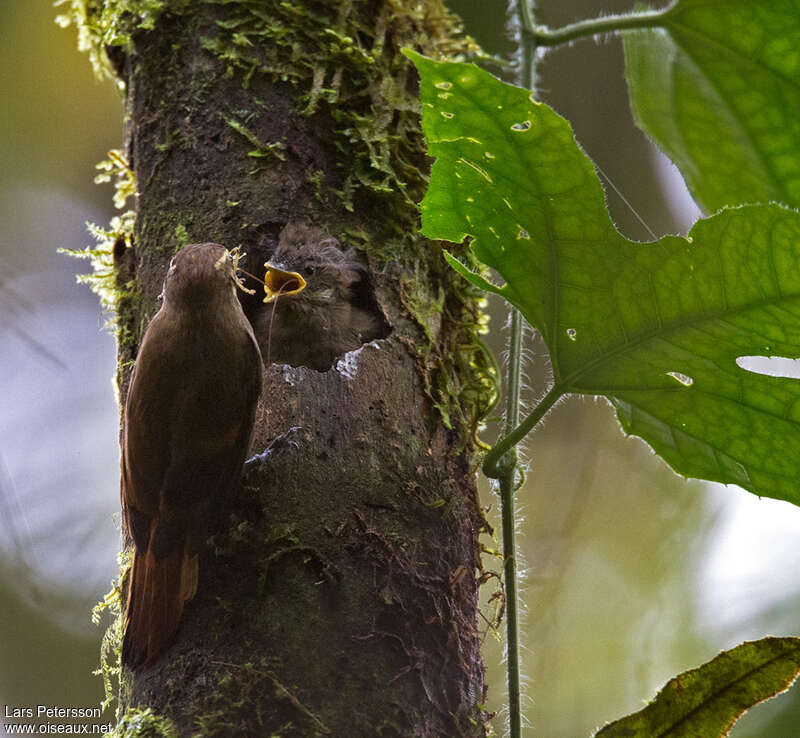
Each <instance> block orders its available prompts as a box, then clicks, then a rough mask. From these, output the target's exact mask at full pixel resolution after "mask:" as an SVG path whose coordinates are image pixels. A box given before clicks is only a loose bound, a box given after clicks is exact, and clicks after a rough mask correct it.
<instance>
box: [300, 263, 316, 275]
mask: <svg viewBox="0 0 800 738" xmlns="http://www.w3.org/2000/svg"><path fill="white" fill-rule="evenodd" d="M313 273H314V267H313V266H311V264H308V265H307V266H305V267H304V268H303V274H304V275H305V276H306V277H310V276H311V275H312V274H313Z"/></svg>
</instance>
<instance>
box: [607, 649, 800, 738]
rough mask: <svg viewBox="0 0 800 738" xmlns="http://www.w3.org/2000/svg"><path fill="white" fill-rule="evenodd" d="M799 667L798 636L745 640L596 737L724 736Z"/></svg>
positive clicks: (669, 685) (792, 677) (780, 688)
mask: <svg viewBox="0 0 800 738" xmlns="http://www.w3.org/2000/svg"><path fill="white" fill-rule="evenodd" d="M798 672H800V638H762V639H761V640H760V641H750V642H748V643H742V644H740V645H738V646H736V648H732V649H731V650H730V651H723V652H722V653H721V654H719V656H717V657H716V658H714V659H712V660H711V661H709V662H708V663H707V664H703V665H702V666H701V667H699V668H697V669H692V670H691V671H686V672H684V673H683V674H679V675H678V676H676V677H675V678H673V679H670V680H669V682H667V684H666V685H665V686H664V688H663V689H662V690H661V691H660V692H659V693H658V694H657V695H656V697H655V699H654V700H653V701H652V702H651V703H650V704H649V705H647V707H645V708H644V709H643V710H640V711H639V712H637V713H635V714H634V715H628V716H627V717H624V718H622V719H621V720H617V721H615V722H613V723H610V724H609V725H606V726H605V727H604V728H602V729H601V730H600V731H598V732H597V733H595V738H623V737H624V738H652V736H656V735H657V736H663V738H679V736H682V737H685V736H703V738H713V737H714V736H725V735H728V733H729V732H730V729H731V728H732V727H733V724H734V723H735V722H736V721H737V720H738V719H739V718H740V717H741V716H742V714H743V713H744V712H745V711H746V710H748V709H749V708H751V707H753V706H754V705H757V704H758V703H759V702H763V701H764V700H767V699H769V698H770V697H774V696H775V695H776V694H779V693H781V692H783V691H785V690H787V689H789V687H790V686H791V685H792V683H793V682H794V680H795V679H796V678H797V674H798Z"/></svg>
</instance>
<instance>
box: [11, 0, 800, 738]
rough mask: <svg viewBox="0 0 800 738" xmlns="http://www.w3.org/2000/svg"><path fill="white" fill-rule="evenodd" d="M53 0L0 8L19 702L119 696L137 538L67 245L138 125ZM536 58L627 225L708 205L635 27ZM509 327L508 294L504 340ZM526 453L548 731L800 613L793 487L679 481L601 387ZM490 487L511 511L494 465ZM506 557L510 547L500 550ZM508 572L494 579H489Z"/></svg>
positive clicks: (489, 34) (744, 729) (533, 692)
mask: <svg viewBox="0 0 800 738" xmlns="http://www.w3.org/2000/svg"><path fill="white" fill-rule="evenodd" d="M661 4H663V3H661ZM450 5H451V7H452V8H453V9H454V10H456V11H457V12H459V13H460V14H461V15H462V17H463V18H464V20H465V25H466V29H467V31H468V32H469V33H470V34H472V35H473V36H475V37H476V38H477V39H478V41H479V42H480V43H481V44H483V45H484V47H485V48H486V49H487V50H488V51H490V52H492V53H496V54H501V55H505V56H511V55H513V54H514V53H515V51H516V38H517V36H518V29H517V26H516V19H515V16H514V13H513V12H512V11H510V10H509V9H507V8H506V5H505V3H501V2H492V1H490V0H482V1H481V2H478V0H451V2H450ZM539 5H540V9H539V11H538V13H539V16H538V17H539V20H540V21H541V22H546V23H548V24H550V25H553V26H556V25H561V24H563V23H566V22H569V21H571V20H576V19H578V18H582V17H592V16H594V15H596V14H598V13H600V12H601V11H602V12H608V11H618V10H625V9H627V8H628V7H629V5H630V4H629V3H621V2H610V1H609V2H587V1H585V0H580V1H579V0H558V1H556V0H546V1H545V0H542V1H541V2H540V3H539ZM56 14H57V11H56V10H55V9H53V8H52V7H51V5H50V3H49V2H41V1H39V0H37V1H35V2H31V1H30V0H5V2H4V3H3V13H1V14H0V30H2V34H0V37H2V38H3V39H4V43H3V44H2V45H0V85H1V86H2V89H1V90H0V93H1V94H2V98H1V99H2V109H1V110H0V130H1V132H2V134H1V135H0V141H1V142H2V143H1V144H0V157H1V158H2V166H0V335H1V336H2V343H0V345H1V346H2V350H0V382H2V388H3V391H2V394H0V409H1V410H2V412H0V520H2V521H3V524H2V525H0V705H3V706H4V707H5V706H8V707H9V708H13V707H29V706H34V707H35V706H36V705H39V704H47V705H60V706H69V705H74V706H93V705H97V704H99V702H100V701H101V699H102V696H103V695H102V684H101V680H100V679H99V678H98V677H95V676H92V674H91V672H92V670H93V669H94V668H96V666H97V664H98V661H99V641H100V638H101V635H102V628H98V627H96V626H93V625H92V624H91V623H90V619H89V610H90V608H91V605H92V604H93V603H94V602H96V601H97V600H98V599H100V598H101V597H102V595H103V593H104V592H105V591H106V590H107V589H108V587H109V582H110V580H111V578H112V577H113V576H114V574H115V571H116V559H115V554H116V550H117V547H118V538H119V534H118V529H117V524H116V520H115V514H116V511H117V508H118V492H117V490H118V449H117V423H118V421H117V408H116V405H115V400H114V394H113V390H112V384H111V377H112V374H113V368H114V345H113V340H112V338H111V337H110V336H109V335H108V334H107V333H104V332H103V331H102V330H101V326H102V323H103V321H104V317H103V316H102V315H101V314H100V309H99V307H98V304H97V300H96V298H95V297H94V295H92V294H91V293H90V292H89V290H88V289H87V288H85V287H82V286H76V285H75V283H74V280H75V274H76V273H79V272H82V271H86V268H87V265H86V264H85V263H84V262H77V261H75V260H72V259H69V258H67V257H64V256H61V255H59V254H57V253H56V249H57V248H59V247H66V248H82V247H83V246H85V245H88V244H89V243H90V242H91V238H90V236H89V234H88V232H87V231H86V227H85V222H86V221H87V220H88V221H93V222H96V223H98V224H101V225H105V224H107V222H108V221H109V219H110V218H111V217H112V216H113V214H114V210H113V207H112V205H111V191H110V187H109V186H108V185H104V186H97V185H94V184H93V183H92V180H93V176H94V173H95V172H94V165H95V163H96V162H98V161H100V160H101V159H103V158H105V155H106V152H107V151H108V150H109V149H111V148H117V147H119V146H121V142H122V108H121V104H120V100H119V96H118V94H117V92H116V90H115V88H114V86H113V85H112V84H111V83H110V82H107V81H106V82H103V83H99V82H97V81H95V79H94V78H93V75H92V71H91V68H90V65H89V62H88V59H87V58H86V57H85V56H83V55H81V54H79V53H78V52H77V51H76V39H75V32H74V29H68V30H66V31H65V30H62V29H60V28H58V27H57V26H56V25H55V23H54V18H55V16H56ZM540 73H541V79H540V83H539V92H540V95H541V97H542V98H543V99H545V100H546V101H547V102H548V103H550V104H551V105H553V106H554V107H555V108H556V110H558V111H559V112H560V113H562V114H563V115H565V116H566V117H568V118H569V119H570V120H571V121H572V123H573V126H574V128H575V131H576V135H577V137H578V140H579V141H580V143H581V145H582V146H583V147H584V149H585V150H586V151H587V153H588V154H589V155H590V156H591V157H592V159H593V160H594V161H595V162H596V163H597V164H598V165H599V167H600V168H601V169H602V172H603V173H604V174H603V175H602V176H603V181H604V185H606V189H607V192H608V203H609V207H610V209H611V211H612V214H613V217H614V219H615V221H616V222H617V223H618V225H619V228H620V230H622V231H623V232H624V233H625V234H626V235H627V236H629V237H631V238H636V239H640V240H649V239H650V238H651V236H650V235H649V231H648V229H649V230H650V231H652V232H653V233H655V235H656V236H660V235H662V234H664V233H667V232H673V233H674V232H686V230H687V229H688V227H689V225H690V224H691V222H692V221H693V219H694V218H695V217H696V211H695V210H694V209H693V205H692V203H691V200H690V198H689V197H688V195H687V194H686V192H685V188H683V186H682V182H681V180H680V176H679V175H678V174H677V173H676V171H675V170H674V168H673V167H671V165H670V164H669V163H668V162H667V161H665V160H664V159H663V157H660V156H659V155H658V154H657V152H656V151H655V150H654V149H653V148H652V147H651V146H650V145H649V144H648V142H647V141H646V140H645V137H644V136H643V135H642V134H641V133H639V132H638V131H637V130H635V129H634V128H633V125H632V121H631V115H630V111H629V106H628V101H627V97H626V92H625V88H624V82H623V77H622V52H621V47H620V43H619V41H618V40H616V39H607V40H601V41H591V40H587V41H582V42H579V43H575V44H573V45H571V46H569V47H567V48H565V49H560V50H558V51H553V52H551V53H549V54H547V55H546V56H545V57H544V58H543V60H542V62H541V64H540ZM505 76H506V77H507V78H513V73H506V75H505ZM609 181H610V182H613V185H612V186H609V184H608V183H609ZM615 189H616V190H619V192H620V193H622V195H623V196H624V198H625V199H627V201H628V202H629V205H628V204H626V203H625V202H624V200H623V199H622V197H621V196H620V195H618V194H617V193H616V192H615ZM634 210H635V212H636V213H638V216H637V215H636V214H634ZM640 219H641V221H644V223H646V224H647V225H646V227H645V226H644V225H642V222H641V221H640ZM503 326H504V317H503V314H502V309H501V306H499V305H494V306H493V318H492V331H493V333H492V336H491V341H492V345H493V346H494V347H495V348H496V350H497V351H498V354H502V350H503V349H502V346H503V334H504V331H503ZM528 349H529V361H528V364H527V374H528V380H529V381H528V384H529V387H528V400H529V401H531V400H533V399H535V397H536V396H537V395H538V394H539V393H540V392H541V391H542V389H543V388H544V386H545V384H546V382H547V378H548V375H547V366H546V361H545V352H544V347H543V346H542V345H541V343H540V342H537V340H536V339H535V337H532V336H531V337H529V341H528ZM526 458H527V460H528V462H529V468H528V479H527V483H526V485H525V487H524V488H523V489H522V490H521V491H520V493H519V504H520V508H521V512H522V520H521V521H520V523H519V538H518V541H519V545H520V547H521V553H522V558H523V561H524V563H525V571H524V581H523V595H524V599H525V617H524V627H523V635H522V637H523V643H524V644H525V650H524V652H523V671H524V674H525V681H526V697H525V702H524V706H525V717H526V721H527V724H528V725H529V726H530V728H529V729H528V734H530V735H538V736H546V737H547V738H579V737H580V736H588V735H589V734H590V732H591V731H592V729H594V728H596V727H598V726H600V725H601V724H602V723H603V722H605V721H607V720H611V719H614V718H617V717H620V716H621V715H623V714H626V713H629V712H631V711H634V710H636V709H638V708H639V707H641V706H642V705H643V704H644V702H645V701H646V700H647V699H648V698H650V697H651V696H652V695H653V694H654V693H655V691H657V689H659V688H660V687H661V686H662V685H663V683H664V682H665V681H666V680H667V679H668V678H669V677H671V676H673V675H674V674H676V673H677V672H679V671H682V670H685V669H688V668H691V667H694V666H697V665H699V664H700V663H702V662H704V661H707V660H709V659H710V658H712V657H713V656H714V655H715V654H716V653H717V652H718V651H720V650H722V649H725V648H729V647H731V646H733V645H735V644H736V643H738V642H740V641H742V640H747V639H755V638H759V637H762V636H763V635H766V634H775V635H786V634H794V633H797V632H798V630H800V585H798V581H797V577H796V576H795V571H796V570H797V568H798V564H800V550H799V549H798V545H797V541H798V537H800V510H798V509H797V508H794V507H792V506H791V505H788V504H786V503H781V502H776V501H772V500H758V499H757V498H755V497H753V496H752V495H749V494H747V493H745V492H743V491H741V490H739V489H738V488H735V487H729V488H723V487H720V486H718V485H706V484H702V483H699V482H686V481H684V480H682V479H680V478H678V477H677V476H675V475H674V474H673V473H672V472H671V471H670V470H669V469H668V468H667V467H666V466H665V465H664V464H663V463H662V462H661V461H660V460H659V459H658V458H656V457H655V456H654V455H653V454H652V453H651V452H650V450H649V449H648V448H647V447H646V446H645V445H644V444H643V443H641V442H640V441H638V440H636V439H625V438H623V437H622V435H621V433H620V431H619V430H618V428H617V426H616V424H615V420H614V417H613V413H612V411H611V409H610V408H609V407H608V406H607V404H606V403H605V402H603V401H595V400H591V399H586V398H573V399H570V400H569V401H567V402H565V403H563V404H562V405H560V406H559V407H557V408H556V409H555V410H554V411H553V413H552V414H551V415H550V416H549V417H548V419H547V421H546V424H545V426H544V427H543V429H541V430H539V431H538V432H537V433H536V434H535V435H534V436H533V437H532V438H531V439H529V441H528V443H527V448H526ZM482 499H483V501H484V504H485V505H487V506H490V507H491V510H490V516H494V517H492V519H493V520H495V521H496V520H497V517H496V516H497V512H498V510H497V500H496V498H495V497H494V495H493V493H492V491H491V490H490V488H489V487H488V485H483V487H482ZM497 527H499V525H498V526H497ZM486 543H487V545H488V546H490V547H492V546H496V545H497V544H496V543H494V542H492V541H491V540H489V539H488V538H487V540H486ZM486 566H487V569H494V570H495V571H499V568H500V564H499V562H498V561H497V560H494V559H492V557H489V556H487V558H486ZM493 589H494V585H493V584H492V582H491V581H490V582H489V583H488V584H487V585H486V587H485V592H484V599H487V600H488V598H489V595H490V594H491V593H492V591H493ZM490 610H491V608H490V606H489V605H488V604H487V605H486V612H487V614H488V613H489V612H490ZM501 632H502V629H501ZM485 656H486V663H487V669H488V683H489V685H490V695H489V705H490V708H491V709H493V710H497V711H498V717H497V718H496V719H495V730H496V731H497V733H499V734H502V733H503V731H504V714H503V711H502V705H503V694H504V686H503V685H504V681H505V676H504V672H503V665H502V657H503V646H502V639H501V638H499V637H498V636H497V634H495V633H493V632H492V631H491V630H489V629H487V631H486V636H485ZM2 714H4V713H0V716H1V715H2ZM109 719H111V716H107V717H106V718H105V720H109ZM1 722H2V721H0V723H1ZM95 722H100V721H95ZM2 730H3V729H2V727H0V732H1V731H2ZM733 735H734V736H736V737H737V738H744V737H745V736H751V737H753V738H755V737H756V736H758V737H759V738H791V737H792V736H796V735H800V696H796V695H793V694H792V693H790V695H789V696H785V697H782V698H779V699H777V700H772V701H771V702H769V703H767V704H765V705H763V706H760V707H758V708H756V709H755V710H753V711H752V712H751V713H750V714H749V715H748V716H747V717H746V718H745V719H743V720H742V721H741V722H740V723H739V724H738V725H737V727H736V728H735V729H734V732H733Z"/></svg>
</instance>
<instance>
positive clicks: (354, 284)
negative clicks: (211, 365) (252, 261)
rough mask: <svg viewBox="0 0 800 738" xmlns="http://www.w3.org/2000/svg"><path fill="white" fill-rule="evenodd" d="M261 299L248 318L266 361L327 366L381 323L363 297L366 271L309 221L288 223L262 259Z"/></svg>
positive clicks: (378, 334)
mask: <svg viewBox="0 0 800 738" xmlns="http://www.w3.org/2000/svg"><path fill="white" fill-rule="evenodd" d="M265 266H266V267H267V274H266V278H265V290H266V293H267V296H266V298H264V302H265V303H268V304H267V305H266V306H265V307H264V308H262V309H261V311H259V313H258V314H257V315H256V316H255V318H254V320H253V324H254V327H255V330H256V335H257V336H258V338H259V343H260V345H261V352H262V354H263V356H264V360H265V362H266V363H271V362H275V363H279V364H291V365H292V366H307V367H310V368H312V369H316V370H317V371H327V370H328V369H330V368H331V365H332V364H333V362H334V361H335V360H336V359H337V358H338V357H340V356H342V355H343V354H345V353H347V352H348V351H352V350H353V349H356V348H358V347H359V346H361V345H362V344H364V343H366V342H368V341H371V340H373V339H375V338H383V337H384V336H385V335H386V333H387V330H386V326H385V323H384V321H383V319H382V318H381V317H380V315H379V313H378V312H377V308H376V307H375V306H372V305H369V304H368V302H367V301H366V300H365V295H366V293H367V291H366V289H365V286H366V280H367V271H366V269H365V267H364V266H363V265H362V264H360V263H359V262H358V261H357V260H356V258H355V256H354V254H353V253H352V252H350V251H343V250H342V249H341V247H340V245H339V242H338V241H337V240H336V239H335V238H333V237H332V236H329V235H327V234H326V233H325V232H324V231H322V230H321V229H319V228H316V227H314V226H309V225H306V224H303V223H290V224H289V225H287V226H286V227H285V228H284V229H283V231H281V234H280V237H279V240H278V247H277V248H276V249H275V253H274V254H273V256H272V259H270V261H268V262H267V264H266V265H265Z"/></svg>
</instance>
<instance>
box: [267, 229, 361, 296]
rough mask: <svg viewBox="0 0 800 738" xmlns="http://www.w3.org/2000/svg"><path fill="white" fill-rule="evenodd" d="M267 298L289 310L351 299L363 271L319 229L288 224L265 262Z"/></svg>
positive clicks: (333, 239) (352, 258) (337, 243)
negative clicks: (282, 304) (275, 247)
mask: <svg viewBox="0 0 800 738" xmlns="http://www.w3.org/2000/svg"><path fill="white" fill-rule="evenodd" d="M265 266H266V268H267V273H266V276H265V278H264V290H265V292H266V297H265V298H264V302H274V301H275V300H277V299H278V298H280V301H281V302H283V303H284V306H285V307H286V308H287V309H288V308H289V305H290V304H291V305H292V307H293V308H295V309H303V310H309V309H310V310H313V309H315V308H324V307H326V306H329V305H333V304H335V303H337V302H341V301H347V300H350V299H351V294H352V288H353V286H354V285H355V284H356V283H357V282H359V281H360V280H361V279H362V278H363V277H364V274H365V269H364V267H363V266H362V265H361V264H360V263H359V262H358V261H356V259H355V256H354V255H353V253H352V252H350V251H343V250H342V249H341V247H340V246H339V242H338V241H337V240H336V239H335V238H333V237H331V236H329V235H327V234H326V233H325V232H324V231H322V230H320V229H319V228H314V227H312V226H307V225H304V224H291V225H288V226H286V228H284V229H283V231H282V232H281V235H280V240H279V242H278V247H277V249H276V250H275V253H274V254H273V256H272V259H270V261H268V262H267V263H266V264H265Z"/></svg>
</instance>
